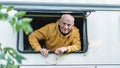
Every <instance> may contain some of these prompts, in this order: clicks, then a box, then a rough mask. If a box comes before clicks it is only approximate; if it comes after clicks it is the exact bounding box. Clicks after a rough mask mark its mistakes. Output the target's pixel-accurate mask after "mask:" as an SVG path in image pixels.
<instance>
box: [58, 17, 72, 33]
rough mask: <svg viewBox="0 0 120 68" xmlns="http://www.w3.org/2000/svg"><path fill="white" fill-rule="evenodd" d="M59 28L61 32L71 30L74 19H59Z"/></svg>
mask: <svg viewBox="0 0 120 68" xmlns="http://www.w3.org/2000/svg"><path fill="white" fill-rule="evenodd" d="M59 25H60V30H61V32H62V33H64V34H67V33H69V32H70V31H71V30H72V27H73V25H74V21H73V20H72V19H69V18H64V19H61V20H60V24H59Z"/></svg>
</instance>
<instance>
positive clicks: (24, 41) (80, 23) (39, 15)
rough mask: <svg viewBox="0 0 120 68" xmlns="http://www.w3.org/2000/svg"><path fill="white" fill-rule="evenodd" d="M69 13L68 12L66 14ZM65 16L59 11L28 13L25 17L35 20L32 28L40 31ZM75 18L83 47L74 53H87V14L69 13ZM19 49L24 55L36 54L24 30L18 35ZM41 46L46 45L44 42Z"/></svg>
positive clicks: (41, 42) (83, 12)
mask: <svg viewBox="0 0 120 68" xmlns="http://www.w3.org/2000/svg"><path fill="white" fill-rule="evenodd" d="M65 13H67V12H65ZM62 14H64V13H63V12H58V11H39V12H38V11H28V12H27V14H26V16H25V17H29V18H33V21H32V22H31V26H32V28H33V30H36V29H39V28H41V27H42V26H45V25H46V24H48V23H52V22H56V21H57V19H59V18H60V17H61V15H62ZM69 14H71V15H73V16H74V17H75V26H76V27H77V28H78V29H79V31H80V37H81V44H82V45H81V46H82V49H81V50H79V51H76V52H74V53H85V52H86V51H87V49H88V39H87V17H86V12H85V11H82V12H72V13H69ZM17 40H18V41H17V48H18V50H19V51H20V52H22V53H36V52H35V51H34V50H33V49H32V47H31V45H30V44H29V41H28V35H26V34H25V33H24V32H23V30H21V31H20V32H19V33H18V38H17ZM40 44H41V45H44V40H42V41H40Z"/></svg>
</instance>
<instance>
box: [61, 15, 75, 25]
mask: <svg viewBox="0 0 120 68" xmlns="http://www.w3.org/2000/svg"><path fill="white" fill-rule="evenodd" d="M60 20H66V21H67V22H70V23H74V17H73V16H72V15H70V14H63V15H62V16H61V18H60Z"/></svg>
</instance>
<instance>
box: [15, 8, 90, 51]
mask: <svg viewBox="0 0 120 68" xmlns="http://www.w3.org/2000/svg"><path fill="white" fill-rule="evenodd" d="M27 13H33V14H40V13H41V14H43V15H44V14H57V13H60V15H61V14H65V13H68V14H82V15H81V16H83V17H84V18H83V19H84V20H83V30H82V31H83V34H82V35H83V42H82V43H83V44H82V45H83V46H84V47H83V51H80V50H79V51H76V52H71V53H86V52H87V50H88V34H87V16H86V15H87V12H86V11H71V12H67V11H58V10H57V11H53V10H52V11H51V10H42V11H27ZM78 16H80V15H78ZM22 32H23V30H22ZM22 39H24V37H23V38H22ZM19 43H20V32H18V33H17V50H18V51H19V52H20V53H40V52H35V51H30V52H28V51H21V50H20V49H19ZM22 45H23V46H24V44H22ZM50 53H54V52H50Z"/></svg>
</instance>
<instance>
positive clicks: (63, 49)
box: [55, 47, 67, 55]
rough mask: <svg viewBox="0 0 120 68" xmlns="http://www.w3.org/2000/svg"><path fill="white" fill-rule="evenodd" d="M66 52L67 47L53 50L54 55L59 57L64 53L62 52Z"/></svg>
mask: <svg viewBox="0 0 120 68" xmlns="http://www.w3.org/2000/svg"><path fill="white" fill-rule="evenodd" d="M66 51H67V47H61V48H57V49H56V50H55V54H57V55H60V54H62V53H64V52H66Z"/></svg>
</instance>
